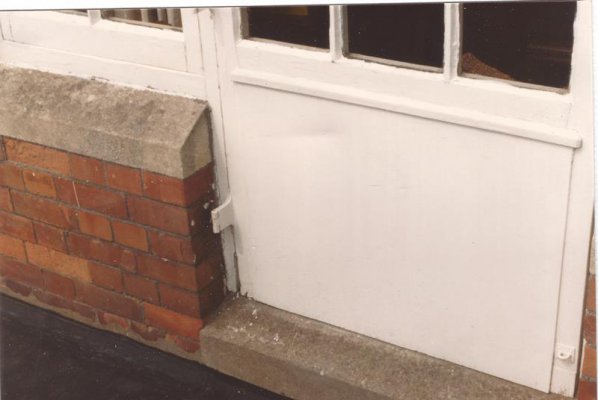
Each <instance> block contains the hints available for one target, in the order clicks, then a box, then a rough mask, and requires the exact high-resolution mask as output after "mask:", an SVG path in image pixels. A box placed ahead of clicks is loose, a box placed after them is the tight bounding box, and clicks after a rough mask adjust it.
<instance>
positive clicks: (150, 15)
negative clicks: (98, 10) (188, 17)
mask: <svg viewBox="0 0 598 400" xmlns="http://www.w3.org/2000/svg"><path fill="white" fill-rule="evenodd" d="M102 18H106V19H111V20H114V21H120V22H127V23H130V24H136V25H143V26H149V27H155V28H170V29H175V30H181V28H182V26H183V24H182V21H181V10H180V9H178V8H127V9H125V8H123V9H114V10H102Z"/></svg>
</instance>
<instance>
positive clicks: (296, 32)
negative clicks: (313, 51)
mask: <svg viewBox="0 0 598 400" xmlns="http://www.w3.org/2000/svg"><path fill="white" fill-rule="evenodd" d="M247 19H248V20H249V21H250V23H249V24H248V27H247V28H248V32H247V35H246V36H248V37H252V38H260V39H269V40H274V41H278V42H286V43H292V44H298V45H303V46H308V47H315V48H321V49H327V48H328V45H329V43H328V20H329V17H328V7H326V6H314V7H253V8H249V9H247Z"/></svg>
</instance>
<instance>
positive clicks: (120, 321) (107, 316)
mask: <svg viewBox="0 0 598 400" xmlns="http://www.w3.org/2000/svg"><path fill="white" fill-rule="evenodd" d="M98 321H100V323H101V324H102V325H115V326H119V327H121V328H122V329H124V330H125V331H126V330H128V329H129V320H127V319H124V318H123V317H119V316H118V315H114V314H111V313H107V312H103V311H100V312H98Z"/></svg>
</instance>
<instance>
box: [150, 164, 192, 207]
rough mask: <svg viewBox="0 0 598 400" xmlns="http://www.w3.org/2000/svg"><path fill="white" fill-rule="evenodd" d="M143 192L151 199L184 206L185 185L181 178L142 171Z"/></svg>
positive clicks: (185, 202)
mask: <svg viewBox="0 0 598 400" xmlns="http://www.w3.org/2000/svg"><path fill="white" fill-rule="evenodd" d="M143 193H144V194H145V195H146V196H147V197H150V198H152V199H156V200H160V201H162V202H165V203H171V204H176V205H179V206H184V205H186V204H187V201H186V199H185V187H184V185H183V180H182V179H177V178H172V177H170V176H165V175H159V174H155V173H153V172H149V171H143Z"/></svg>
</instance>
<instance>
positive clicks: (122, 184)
mask: <svg viewBox="0 0 598 400" xmlns="http://www.w3.org/2000/svg"><path fill="white" fill-rule="evenodd" d="M105 165H106V179H107V182H108V186H110V187H112V188H114V189H118V190H122V191H125V192H128V193H134V194H141V193H142V191H141V173H140V171H139V170H138V169H135V168H129V167H125V166H122V165H118V164H109V163H106V164H105Z"/></svg>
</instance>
